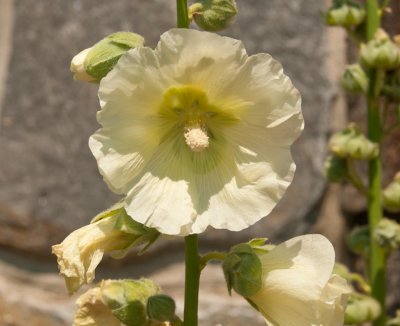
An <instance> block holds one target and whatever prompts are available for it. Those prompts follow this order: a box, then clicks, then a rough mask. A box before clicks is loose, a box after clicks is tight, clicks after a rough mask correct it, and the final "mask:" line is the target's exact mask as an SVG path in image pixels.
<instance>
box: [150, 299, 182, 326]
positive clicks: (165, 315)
mask: <svg viewBox="0 0 400 326" xmlns="http://www.w3.org/2000/svg"><path fill="white" fill-rule="evenodd" d="M175 310H176V304H175V301H174V299H172V298H171V297H170V296H168V295H165V294H157V295H153V296H151V297H149V298H148V300H147V315H148V316H149V318H150V319H152V320H156V321H160V322H166V321H171V320H174V319H175V317H176V316H175Z"/></svg>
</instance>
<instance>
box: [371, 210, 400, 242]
mask: <svg viewBox="0 0 400 326" xmlns="http://www.w3.org/2000/svg"><path fill="white" fill-rule="evenodd" d="M374 236H375V239H376V240H377V241H378V243H379V245H380V246H381V247H384V248H385V249H387V250H395V249H397V248H399V247H400V224H398V223H397V222H395V221H393V220H390V219H387V218H383V219H382V220H381V221H379V223H378V225H377V226H376V228H375V233H374Z"/></svg>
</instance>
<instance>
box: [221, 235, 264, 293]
mask: <svg viewBox="0 0 400 326" xmlns="http://www.w3.org/2000/svg"><path fill="white" fill-rule="evenodd" d="M222 268H223V270H224V275H225V280H226V283H227V286H228V291H229V293H231V291H232V289H234V290H235V291H236V292H237V293H238V294H240V295H242V296H244V297H248V296H251V295H253V294H255V293H257V292H258V291H259V290H260V289H261V288H262V265H261V261H260V259H259V258H258V256H257V254H256V252H255V250H253V248H252V247H251V245H249V244H248V243H241V244H238V245H236V246H233V247H232V248H231V250H230V251H229V253H228V254H227V256H226V257H225V260H224V262H223V264H222Z"/></svg>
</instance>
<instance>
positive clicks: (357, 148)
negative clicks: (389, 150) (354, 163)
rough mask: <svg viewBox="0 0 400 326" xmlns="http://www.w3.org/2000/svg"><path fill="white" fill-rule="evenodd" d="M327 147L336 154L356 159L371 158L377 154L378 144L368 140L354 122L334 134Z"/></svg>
mask: <svg viewBox="0 0 400 326" xmlns="http://www.w3.org/2000/svg"><path fill="white" fill-rule="evenodd" d="M329 149H330V151H331V152H332V153H333V154H334V155H336V156H339V157H342V158H353V159H356V160H371V159H373V158H375V157H377V156H378V154H379V147H378V144H376V143H373V142H371V141H370V140H368V139H367V138H366V137H365V136H364V135H363V134H362V133H361V130H360V129H359V128H358V127H357V126H356V125H354V124H350V125H349V126H348V127H347V128H346V129H344V130H343V131H341V132H338V133H336V134H334V135H333V136H332V137H331V139H330V141H329Z"/></svg>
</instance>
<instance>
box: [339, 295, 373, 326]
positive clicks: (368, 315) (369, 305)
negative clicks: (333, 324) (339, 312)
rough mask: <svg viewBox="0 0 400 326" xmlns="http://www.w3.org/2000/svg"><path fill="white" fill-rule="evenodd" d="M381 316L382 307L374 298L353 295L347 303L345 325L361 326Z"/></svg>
mask: <svg viewBox="0 0 400 326" xmlns="http://www.w3.org/2000/svg"><path fill="white" fill-rule="evenodd" d="M380 314H381V306H380V305H379V302H378V301H376V300H375V299H374V298H372V297H370V296H368V295H364V294H360V293H355V292H353V293H351V294H350V297H349V301H348V303H347V307H346V311H345V315H344V323H345V324H350V325H354V324H355V325H359V324H363V323H365V322H368V321H372V320H375V319H376V318H378V317H379V316H380Z"/></svg>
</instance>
